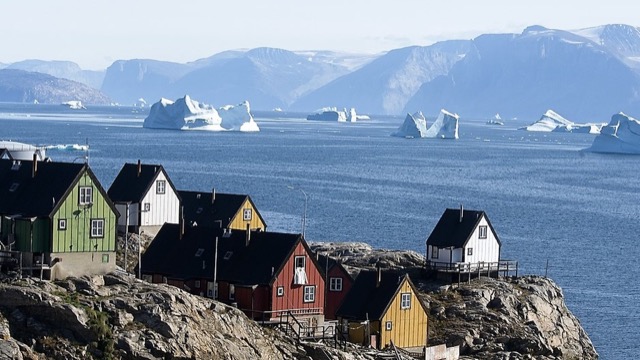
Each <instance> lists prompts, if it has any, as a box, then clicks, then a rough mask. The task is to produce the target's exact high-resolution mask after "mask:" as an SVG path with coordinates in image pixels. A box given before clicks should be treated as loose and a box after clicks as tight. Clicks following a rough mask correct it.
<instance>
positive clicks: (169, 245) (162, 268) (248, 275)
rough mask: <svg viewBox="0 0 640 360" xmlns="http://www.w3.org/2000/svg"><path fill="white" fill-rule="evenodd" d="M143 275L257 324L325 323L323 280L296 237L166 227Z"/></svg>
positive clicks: (154, 244)
mask: <svg viewBox="0 0 640 360" xmlns="http://www.w3.org/2000/svg"><path fill="white" fill-rule="evenodd" d="M216 243H217V246H216ZM142 274H143V278H144V279H145V280H147V281H150V282H154V283H162V282H164V283H168V284H171V285H174V286H177V287H180V288H183V289H185V290H187V291H189V292H191V293H194V294H200V295H202V296H208V297H211V298H216V299H218V300H220V301H223V302H227V303H230V304H233V305H236V306H237V307H238V308H239V309H241V310H243V311H244V312H245V313H246V314H247V315H248V316H249V317H251V318H253V319H256V320H264V321H271V320H278V319H282V318H283V317H287V316H289V315H293V316H295V317H297V318H298V319H299V320H300V319H307V320H309V321H312V322H315V324H318V323H322V322H323V321H324V315H323V307H324V296H325V295H324V286H325V282H324V278H323V276H322V274H321V273H320V270H319V268H318V265H317V263H316V260H315V257H314V256H313V254H312V253H311V251H310V249H309V247H308V245H307V243H306V241H305V240H304V238H303V237H302V236H301V235H300V234H285V233H275V232H261V231H239V230H229V229H222V228H215V227H200V226H197V227H186V228H185V229H184V232H181V226H180V225H177V224H165V225H164V226H163V227H162V229H161V230H160V231H159V232H158V234H157V235H156V237H155V239H154V240H153V242H152V243H151V245H150V246H149V248H148V249H147V251H146V252H145V253H144V255H143V257H142Z"/></svg>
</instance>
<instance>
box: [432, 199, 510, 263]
mask: <svg viewBox="0 0 640 360" xmlns="http://www.w3.org/2000/svg"><path fill="white" fill-rule="evenodd" d="M500 246H501V243H500V239H499V238H498V235H497V234H496V232H495V230H494V229H493V226H492V225H491V222H490V221H489V218H488V217H487V214H485V212H484V211H477V210H465V209H463V208H462V206H461V207H460V209H446V210H445V212H444V214H442V217H441V218H440V220H439V221H438V223H437V224H436V226H435V228H434V229H433V231H432V232H431V235H429V238H428V239H427V265H428V266H430V267H433V268H436V269H439V268H440V269H442V268H444V269H447V268H455V267H456V265H457V264H461V263H467V264H479V263H496V262H498V261H500Z"/></svg>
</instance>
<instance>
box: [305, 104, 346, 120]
mask: <svg viewBox="0 0 640 360" xmlns="http://www.w3.org/2000/svg"><path fill="white" fill-rule="evenodd" d="M354 111H355V110H354ZM307 120H320V121H339V122H346V121H347V111H346V109H345V110H344V111H343V110H338V108H336V107H326V108H322V109H320V110H318V111H316V113H315V114H311V115H308V116H307Z"/></svg>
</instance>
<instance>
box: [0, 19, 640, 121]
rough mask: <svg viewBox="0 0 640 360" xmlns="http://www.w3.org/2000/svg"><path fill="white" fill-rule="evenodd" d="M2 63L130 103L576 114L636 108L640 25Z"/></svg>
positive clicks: (594, 117)
mask: <svg viewBox="0 0 640 360" xmlns="http://www.w3.org/2000/svg"><path fill="white" fill-rule="evenodd" d="M2 67H5V69H6V68H15V69H21V70H27V71H32V72H33V71H35V72H42V73H47V74H50V75H53V76H56V77H60V78H66V79H70V80H74V81H78V82H82V83H84V84H86V85H89V86H92V87H95V88H97V87H98V86H97V84H98V83H100V86H99V88H100V90H101V91H102V92H103V93H104V94H106V96H108V97H109V98H110V99H112V101H117V102H119V103H122V104H131V103H134V102H136V101H137V100H138V99H139V98H144V99H146V100H147V101H149V102H155V101H157V100H159V99H160V98H161V97H164V98H169V99H175V98H178V97H182V96H184V95H185V94H189V95H191V97H192V98H194V99H197V100H199V101H203V102H206V103H210V104H213V105H216V106H220V105H225V104H236V103H240V102H242V101H244V100H249V101H250V102H251V105H252V108H254V109H261V110H269V109H273V108H282V109H285V110H296V111H307V112H312V111H314V110H316V109H319V108H322V107H327V106H336V107H339V108H342V107H346V108H350V107H355V108H356V109H357V110H358V112H359V113H369V114H391V115H402V114H403V113H413V112H415V111H420V110H421V111H423V112H424V113H426V114H430V115H434V114H436V113H438V112H439V110H440V109H441V108H446V109H448V110H450V111H454V112H457V113H459V114H460V115H461V116H462V117H490V116H492V115H493V114H495V113H500V114H502V115H503V117H506V118H511V117H533V118H537V117H539V115H540V114H542V113H544V112H545V111H546V110H547V109H550V108H552V109H554V110H556V111H557V112H559V113H561V114H563V115H564V116H567V117H568V118H570V119H574V120H576V121H580V122H583V121H600V120H603V119H607V118H609V117H610V116H611V114H613V113H617V112H620V111H623V112H625V113H629V114H638V113H640V29H639V28H637V27H633V26H629V25H604V26H599V27H593V28H588V29H580V30H575V31H565V30H555V29H548V28H545V27H542V26H530V27H528V28H526V29H524V31H522V33H519V34H485V35H480V36H478V37H476V38H474V39H471V40H448V41H442V42H439V43H435V44H433V45H430V46H412V47H407V48H401V49H394V50H391V51H388V52H386V53H384V54H379V55H361V54H344V53H337V52H331V51H288V50H284V49H274V48H256V49H250V50H231V51H225V52H221V53H218V54H215V55H213V56H211V57H208V58H205V59H199V60H196V61H193V62H189V63H174V62H166V61H157V60H151V59H134V60H118V61H116V62H114V63H113V64H112V65H111V66H109V68H108V69H106V71H104V72H87V71H83V70H81V69H80V68H79V67H78V66H77V65H75V64H74V63H71V62H65V61H61V62H44V61H37V60H30V61H24V62H20V63H14V64H0V68H2ZM1 79H2V75H1V74H0V81H1ZM0 83H1V82H0ZM0 94H2V90H1V88H0ZM0 101H7V100H5V99H4V98H2V97H0Z"/></svg>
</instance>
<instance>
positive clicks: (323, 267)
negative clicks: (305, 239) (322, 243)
mask: <svg viewBox="0 0 640 360" xmlns="http://www.w3.org/2000/svg"><path fill="white" fill-rule="evenodd" d="M316 256H317V261H316V262H317V263H318V270H319V271H320V273H321V274H323V275H326V274H328V273H329V271H331V269H333V268H334V267H339V268H340V269H341V270H342V272H344V273H345V274H346V275H347V276H349V278H350V279H351V280H353V277H351V274H349V272H348V271H347V269H345V268H344V266H342V264H341V263H340V262H339V261H338V260H336V259H335V258H332V257H331V256H327V255H322V254H317V255H316Z"/></svg>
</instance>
